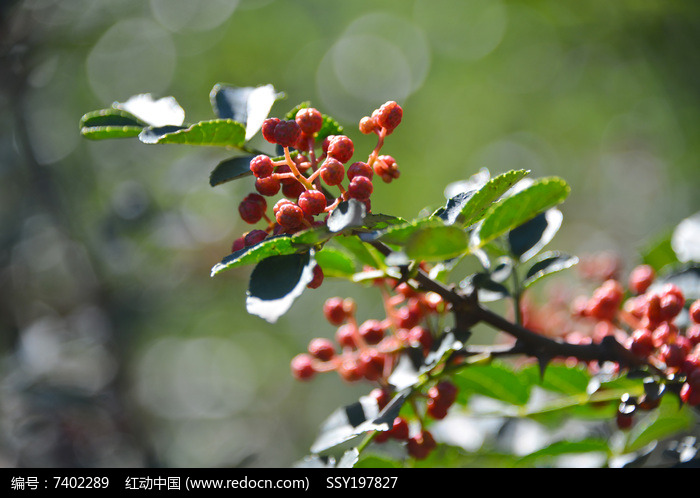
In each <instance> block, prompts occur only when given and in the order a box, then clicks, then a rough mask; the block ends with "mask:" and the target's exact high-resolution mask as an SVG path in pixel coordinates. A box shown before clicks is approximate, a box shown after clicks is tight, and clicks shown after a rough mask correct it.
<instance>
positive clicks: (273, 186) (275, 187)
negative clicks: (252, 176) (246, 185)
mask: <svg viewBox="0 0 700 498" xmlns="http://www.w3.org/2000/svg"><path fill="white" fill-rule="evenodd" d="M255 190H257V191H258V193H260V194H261V195H266V196H267V197H272V196H273V195H277V192H279V191H280V181H279V180H278V179H277V178H275V177H274V176H268V177H266V178H258V179H256V180H255Z"/></svg>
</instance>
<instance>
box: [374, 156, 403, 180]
mask: <svg viewBox="0 0 700 498" xmlns="http://www.w3.org/2000/svg"><path fill="white" fill-rule="evenodd" d="M374 172H375V173H376V174H377V176H379V177H381V179H382V180H383V181H384V182H385V183H391V181H392V180H395V179H396V178H398V177H399V175H400V172H399V168H398V166H397V165H396V161H395V160H394V158H393V157H391V156H387V155H383V156H379V157H377V160H376V161H374Z"/></svg>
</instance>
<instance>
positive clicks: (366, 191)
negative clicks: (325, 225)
mask: <svg viewBox="0 0 700 498" xmlns="http://www.w3.org/2000/svg"><path fill="white" fill-rule="evenodd" d="M373 189H374V187H373V186H372V180H370V179H369V178H367V177H366V176H356V177H354V178H353V179H352V181H351V182H350V185H348V195H349V196H350V198H352V199H357V200H358V201H366V200H368V199H369V198H370V196H371V195H372V191H373Z"/></svg>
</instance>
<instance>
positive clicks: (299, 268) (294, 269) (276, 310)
mask: <svg viewBox="0 0 700 498" xmlns="http://www.w3.org/2000/svg"><path fill="white" fill-rule="evenodd" d="M315 266H316V261H314V259H313V254H312V251H307V252H305V253H303V254H285V255H282V256H272V257H269V258H265V259H263V260H262V261H260V262H259V263H258V264H257V265H256V266H255V268H254V269H253V272H252V273H251V275H250V282H249V284H248V291H247V292H246V309H247V310H248V313H250V314H251V315H255V316H259V317H260V318H262V319H264V320H266V321H268V322H270V323H275V322H276V321H277V320H278V319H279V317H280V316H282V315H284V314H285V313H286V312H287V311H288V310H289V308H291V306H292V304H293V303H294V301H295V300H296V298H298V297H299V296H300V295H301V294H302V293H303V292H304V290H305V289H306V285H307V284H308V283H309V282H311V280H313V269H314V267H315Z"/></svg>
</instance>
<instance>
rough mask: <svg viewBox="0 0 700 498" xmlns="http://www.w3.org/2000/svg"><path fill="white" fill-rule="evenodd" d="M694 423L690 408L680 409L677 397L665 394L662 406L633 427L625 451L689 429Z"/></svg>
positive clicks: (638, 448)
mask: <svg viewBox="0 0 700 498" xmlns="http://www.w3.org/2000/svg"><path fill="white" fill-rule="evenodd" d="M667 398H669V399H667ZM692 424H693V417H692V415H691V414H690V413H689V410H687V409H682V410H679V409H678V399H677V398H675V399H674V397H672V396H664V398H663V399H662V402H661V407H659V408H658V409H657V410H656V411H655V412H653V413H651V414H649V415H648V416H647V417H646V418H644V419H641V420H639V422H638V423H637V425H635V426H633V427H632V429H631V430H630V433H629V439H628V440H627V443H626V444H625V452H628V453H629V452H633V451H637V450H640V449H641V448H644V447H645V446H646V445H648V444H650V443H652V442H654V441H658V440H660V439H664V438H666V437H669V436H672V435H673V434H676V433H678V432H680V431H683V430H686V429H689V428H690V427H691V426H692Z"/></svg>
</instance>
